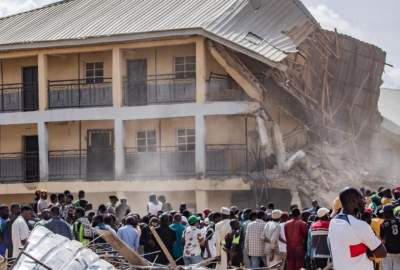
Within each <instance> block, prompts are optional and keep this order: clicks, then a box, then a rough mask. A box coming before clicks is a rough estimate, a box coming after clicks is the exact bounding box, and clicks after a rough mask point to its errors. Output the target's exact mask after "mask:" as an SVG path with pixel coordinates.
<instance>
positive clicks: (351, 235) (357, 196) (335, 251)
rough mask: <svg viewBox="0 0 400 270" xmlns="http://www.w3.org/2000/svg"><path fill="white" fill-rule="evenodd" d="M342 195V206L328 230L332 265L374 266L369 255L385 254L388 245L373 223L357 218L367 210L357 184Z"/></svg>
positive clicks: (350, 269)
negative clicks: (356, 187) (370, 224)
mask: <svg viewBox="0 0 400 270" xmlns="http://www.w3.org/2000/svg"><path fill="white" fill-rule="evenodd" d="M339 197H340V202H341V203H342V207H343V210H342V212H341V213H340V214H339V215H337V216H336V217H335V218H334V219H332V221H331V223H330V226H329V233H328V238H329V242H330V247H331V252H332V260H333V267H334V269H340V270H374V266H373V262H372V261H371V260H370V259H369V258H368V256H369V255H374V256H375V257H376V258H384V257H386V249H385V247H384V246H383V245H382V242H381V240H379V239H378V238H377V237H376V236H375V234H374V232H373V231H372V229H371V227H370V226H369V225H368V224H367V223H366V222H364V221H362V220H359V219H358V218H357V216H358V215H359V214H361V213H362V212H363V211H364V206H365V202H364V197H363V196H362V194H361V193H360V191H358V190H357V189H355V188H346V189H344V190H343V191H342V192H341V193H340V196H339Z"/></svg>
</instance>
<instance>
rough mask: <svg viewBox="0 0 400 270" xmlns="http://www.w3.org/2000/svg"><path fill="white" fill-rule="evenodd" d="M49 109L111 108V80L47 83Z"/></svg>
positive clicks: (97, 79)
mask: <svg viewBox="0 0 400 270" xmlns="http://www.w3.org/2000/svg"><path fill="white" fill-rule="evenodd" d="M48 99H49V108H50V109H59V108H80V107H105V106H112V105H113V101H112V79H111V78H100V79H99V78H96V80H89V79H79V80H58V81H49V82H48Z"/></svg>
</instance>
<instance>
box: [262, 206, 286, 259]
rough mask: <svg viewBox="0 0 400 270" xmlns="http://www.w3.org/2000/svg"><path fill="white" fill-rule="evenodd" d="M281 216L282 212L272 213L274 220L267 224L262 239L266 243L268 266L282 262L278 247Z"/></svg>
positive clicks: (274, 211)
mask: <svg viewBox="0 0 400 270" xmlns="http://www.w3.org/2000/svg"><path fill="white" fill-rule="evenodd" d="M281 216H282V211H280V210H273V211H272V213H271V219H272V220H271V221H268V222H267V223H266V224H265V227H264V230H263V232H262V235H261V239H262V240H263V241H264V242H265V254H266V258H265V263H266V266H272V265H275V264H277V263H278V262H280V261H281V258H280V256H279V247H278V242H279V234H280V225H279V221H280V219H281Z"/></svg>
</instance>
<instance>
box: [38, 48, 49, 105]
mask: <svg viewBox="0 0 400 270" xmlns="http://www.w3.org/2000/svg"><path fill="white" fill-rule="evenodd" d="M47 62H48V61H47V55H46V54H44V53H40V54H39V55H38V84H39V110H40V111H45V110H46V109H47V107H48V100H47V99H48V94H47V93H48V92H47V91H48V89H47V87H48V65H47V64H48V63H47Z"/></svg>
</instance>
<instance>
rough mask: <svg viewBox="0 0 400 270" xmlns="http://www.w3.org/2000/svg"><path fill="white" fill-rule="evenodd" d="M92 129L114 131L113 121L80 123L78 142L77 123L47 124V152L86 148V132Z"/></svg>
mask: <svg viewBox="0 0 400 270" xmlns="http://www.w3.org/2000/svg"><path fill="white" fill-rule="evenodd" d="M93 129H111V130H112V129H114V123H113V121H82V122H81V141H80V142H79V122H77V121H75V122H58V123H50V124H48V132H49V150H50V151H52V150H53V151H55V150H79V144H80V143H81V147H82V149H86V147H87V132H88V130H93Z"/></svg>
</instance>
